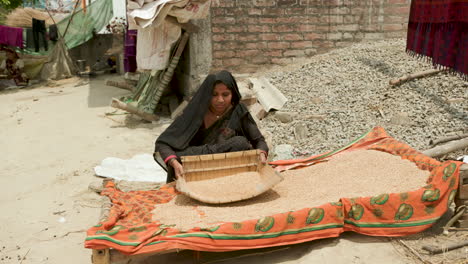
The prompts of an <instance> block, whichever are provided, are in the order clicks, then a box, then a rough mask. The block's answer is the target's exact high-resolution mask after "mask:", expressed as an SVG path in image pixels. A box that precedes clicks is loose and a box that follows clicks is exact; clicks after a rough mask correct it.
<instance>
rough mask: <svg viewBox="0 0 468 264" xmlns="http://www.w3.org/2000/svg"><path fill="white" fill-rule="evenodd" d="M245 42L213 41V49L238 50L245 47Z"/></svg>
mask: <svg viewBox="0 0 468 264" xmlns="http://www.w3.org/2000/svg"><path fill="white" fill-rule="evenodd" d="M244 46H245V44H244V43H242V42H238V41H227V42H221V43H213V50H236V49H243V48H244Z"/></svg>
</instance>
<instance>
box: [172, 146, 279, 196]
mask: <svg viewBox="0 0 468 264" xmlns="http://www.w3.org/2000/svg"><path fill="white" fill-rule="evenodd" d="M259 155H260V151H259V150H248V151H239V152H229V153H219V154H210V155H198V156H183V157H181V159H182V163H183V166H184V172H185V176H184V177H183V178H180V179H178V180H177V183H176V188H177V190H179V191H180V192H181V193H183V194H185V195H187V196H189V197H191V198H193V199H196V200H198V201H201V202H204V203H210V204H220V203H230V202H235V201H241V200H245V199H249V198H252V197H255V196H257V195H260V194H262V193H264V192H266V191H267V190H269V189H271V188H272V187H273V186H275V185H276V184H277V183H279V182H281V181H282V180H283V177H282V176H281V175H280V174H279V173H278V172H276V171H275V170H273V168H271V167H270V166H268V165H264V164H262V163H261V162H260V159H259ZM244 172H252V177H258V178H257V179H252V180H251V181H248V182H245V185H248V184H252V182H256V186H255V188H246V190H248V191H246V192H243V193H241V194H239V193H238V194H235V195H228V193H229V192H227V191H226V192H223V191H220V188H221V189H222V188H228V187H229V186H216V185H215V184H214V186H213V188H216V190H217V192H213V193H203V192H202V191H201V190H197V189H194V187H193V186H191V185H190V182H193V181H209V180H212V179H216V178H219V177H226V176H233V175H236V174H239V173H244ZM244 179H245V178H244ZM214 193H217V194H219V195H216V194H214Z"/></svg>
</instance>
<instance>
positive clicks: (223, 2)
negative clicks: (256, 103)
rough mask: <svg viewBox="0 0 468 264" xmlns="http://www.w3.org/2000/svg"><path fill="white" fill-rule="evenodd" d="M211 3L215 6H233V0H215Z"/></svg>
mask: <svg viewBox="0 0 468 264" xmlns="http://www.w3.org/2000/svg"><path fill="white" fill-rule="evenodd" d="M213 5H214V6H216V7H234V5H235V1H230V0H221V1H215V3H214V4H213Z"/></svg>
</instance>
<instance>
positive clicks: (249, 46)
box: [244, 41, 268, 50]
mask: <svg viewBox="0 0 468 264" xmlns="http://www.w3.org/2000/svg"><path fill="white" fill-rule="evenodd" d="M244 46H245V48H246V49H259V50H260V49H266V48H268V46H267V43H266V42H265V41H255V42H250V43H245V45H244Z"/></svg>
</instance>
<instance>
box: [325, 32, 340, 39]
mask: <svg viewBox="0 0 468 264" xmlns="http://www.w3.org/2000/svg"><path fill="white" fill-rule="evenodd" d="M342 37H343V35H342V34H341V33H328V34H327V39H330V40H337V39H341V38H342Z"/></svg>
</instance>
